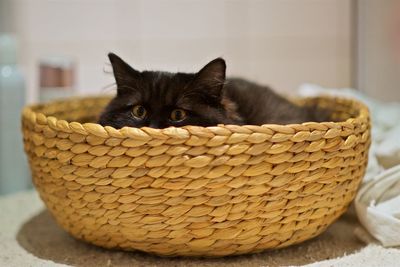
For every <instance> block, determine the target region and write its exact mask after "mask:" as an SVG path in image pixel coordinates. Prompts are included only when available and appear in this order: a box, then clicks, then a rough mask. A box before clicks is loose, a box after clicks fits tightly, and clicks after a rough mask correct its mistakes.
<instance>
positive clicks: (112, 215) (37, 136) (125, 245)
mask: <svg viewBox="0 0 400 267" xmlns="http://www.w3.org/2000/svg"><path fill="white" fill-rule="evenodd" d="M108 101H109V98H94V97H93V98H79V99H71V100H64V101H59V102H53V103H49V104H45V105H36V106H31V107H27V108H25V109H24V111H23V133H24V143H25V150H26V153H27V155H28V157H29V162H30V166H31V170H32V176H33V181H34V184H35V186H36V189H37V190H38V191H39V193H40V196H41V198H42V199H43V201H44V202H45V204H46V205H47V207H48V209H49V210H50V212H51V213H52V214H53V215H54V217H55V218H56V220H57V222H58V223H59V224H60V225H61V226H62V227H63V228H64V229H65V230H66V231H68V232H69V233H71V234H72V235H73V236H74V237H76V238H78V239H82V240H86V241H88V242H90V243H93V244H95V245H99V246H102V247H106V248H120V249H124V250H142V251H146V252H151V253H156V254H159V255H202V256H223V255H231V254H243V253H249V252H257V251H261V250H264V249H271V248H281V247H286V246H289V245H292V244H296V243H299V242H302V241H304V240H307V239H310V238H312V237H314V236H316V235H318V234H320V233H321V232H323V231H324V230H325V229H326V228H327V227H328V225H330V224H331V223H332V222H333V221H335V220H336V219H337V218H338V217H339V216H340V215H341V214H342V213H343V212H344V211H345V210H346V208H347V206H348V205H349V203H350V202H351V201H352V199H353V198H354V195H355V193H356V190H357V188H358V185H359V184H360V181H361V179H362V177H363V175H364V171H365V167H366V164H367V154H368V148H369V144H370V128H369V127H370V123H369V114H368V110H367V108H366V107H365V106H364V105H362V104H360V103H358V102H356V101H352V100H344V99H332V98H314V99H308V100H305V101H303V102H318V104H319V105H321V106H326V107H334V108H335V113H334V114H333V116H334V117H335V119H336V120H337V121H341V122H326V123H303V124H293V125H285V126H282V125H263V126H217V127H207V128H204V127H194V126H187V127H183V128H168V129H161V130H159V129H152V128H141V129H136V128H127V127H126V128H123V129H121V130H116V129H114V128H112V127H102V126H100V125H98V124H95V123H84V122H89V121H95V120H96V117H97V115H98V114H99V113H100V111H101V110H102V108H103V107H104V105H105V104H106V103H107V102H108ZM77 121H79V122H77Z"/></svg>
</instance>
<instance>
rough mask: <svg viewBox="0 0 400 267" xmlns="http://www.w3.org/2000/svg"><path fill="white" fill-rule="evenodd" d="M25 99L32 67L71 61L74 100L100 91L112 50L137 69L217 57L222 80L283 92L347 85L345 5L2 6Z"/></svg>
mask: <svg viewBox="0 0 400 267" xmlns="http://www.w3.org/2000/svg"><path fill="white" fill-rule="evenodd" d="M11 2H12V5H13V7H14V12H15V15H14V16H13V18H14V19H15V21H16V29H17V32H18V33H19V35H20V39H21V45H22V48H23V49H22V51H21V54H20V59H21V62H22V63H23V66H24V69H25V71H26V73H27V79H28V86H29V99H30V101H33V100H34V99H35V97H36V88H37V76H38V74H37V62H38V59H39V58H40V57H42V56H46V55H66V56H70V57H72V58H74V59H75V60H76V61H77V62H78V68H77V70H78V81H77V87H78V89H79V91H80V92H81V93H101V92H103V91H104V90H102V89H101V88H102V87H103V86H105V85H107V84H109V83H110V82H112V81H113V80H112V77H111V76H110V75H107V74H104V73H103V65H104V63H105V62H107V58H106V54H107V52H109V51H115V52H116V53H118V54H120V55H121V56H122V57H123V58H126V59H127V61H128V62H130V63H131V64H132V65H133V66H135V67H137V68H139V69H143V68H147V69H163V70H169V71H177V70H180V71H194V70H197V69H199V68H200V67H201V66H202V65H203V64H205V63H207V61H208V60H211V59H213V58H214V57H217V56H223V57H225V59H226V60H227V64H228V73H229V74H231V75H240V76H244V77H247V78H250V79H254V80H257V81H259V82H262V83H266V84H270V85H272V86H273V87H275V88H277V90H279V91H285V92H289V91H290V90H294V89H295V88H296V87H297V86H298V85H299V84H301V83H303V82H314V83H319V84H321V85H324V86H330V87H346V86H351V85H352V80H353V60H352V58H353V43H352V41H353V40H352V1H351V0H264V1H255V0H253V1H245V0H243V1H234V0H225V1H222V0H220V1H214V0H190V1H186V0H169V1H166V0H164V1H162V0H157V1H156V0H152V1H144V0H132V1H128V0H81V1H78V0H11Z"/></svg>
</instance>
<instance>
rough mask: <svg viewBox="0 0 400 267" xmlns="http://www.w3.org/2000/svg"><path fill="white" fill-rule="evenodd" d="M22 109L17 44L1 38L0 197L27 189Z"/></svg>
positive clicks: (23, 96)
mask: <svg viewBox="0 0 400 267" xmlns="http://www.w3.org/2000/svg"><path fill="white" fill-rule="evenodd" d="M24 105H25V83H24V79H23V76H22V73H21V72H20V70H19V69H18V66H17V57H16V41H15V39H14V38H13V37H12V36H10V35H1V34H0V194H5V193H11V192H15V191H19V190H24V189H27V188H29V186H30V178H29V176H30V175H29V171H28V167H27V159H26V157H25V154H24V151H23V142H22V133H21V110H22V108H23V106H24Z"/></svg>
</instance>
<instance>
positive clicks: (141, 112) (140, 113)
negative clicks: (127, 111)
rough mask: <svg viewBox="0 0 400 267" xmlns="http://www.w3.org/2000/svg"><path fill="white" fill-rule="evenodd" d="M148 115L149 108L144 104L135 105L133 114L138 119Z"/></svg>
mask: <svg viewBox="0 0 400 267" xmlns="http://www.w3.org/2000/svg"><path fill="white" fill-rule="evenodd" d="M146 115H147V110H146V109H145V108H144V107H143V106H142V105H136V106H134V107H133V110H132V116H133V117H135V118H136V119H140V120H143V119H144V118H145V117H146Z"/></svg>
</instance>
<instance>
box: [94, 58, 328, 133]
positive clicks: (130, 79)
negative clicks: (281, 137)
mask: <svg viewBox="0 0 400 267" xmlns="http://www.w3.org/2000/svg"><path fill="white" fill-rule="evenodd" d="M108 57H109V59H110V62H111V65H112V69H113V73H114V77H115V81H116V84H117V95H116V96H115V97H114V98H113V99H112V100H111V102H110V103H109V104H108V105H107V106H106V108H105V110H104V111H103V112H102V114H101V115H100V119H99V121H98V123H99V124H101V125H103V126H112V127H114V128H116V129H119V128H122V127H124V126H129V127H137V128H140V127H144V126H147V127H152V128H167V127H170V126H175V127H181V126H185V125H197V126H215V125H218V124H236V125H262V124H292V123H302V122H307V121H324V120H329V116H327V114H326V112H323V111H321V110H318V109H317V108H316V107H301V106H297V105H295V104H293V103H292V102H290V101H289V100H287V99H286V98H284V97H282V96H280V95H279V94H277V93H275V92H274V91H273V90H271V89H270V88H269V87H266V86H261V85H258V84H256V83H253V82H250V81H246V80H243V79H239V78H231V79H226V77H225V73H226V64H225V60H224V59H222V58H216V59H214V60H212V61H210V62H209V63H208V64H207V65H205V66H204V67H203V68H202V69H201V70H200V71H199V72H197V73H180V72H178V73H169V72H161V71H142V72H140V71H138V70H136V69H134V68H132V67H131V66H130V65H128V64H127V63H126V62H125V61H123V60H122V59H121V58H120V57H118V56H117V55H115V54H113V53H109V54H108Z"/></svg>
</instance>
